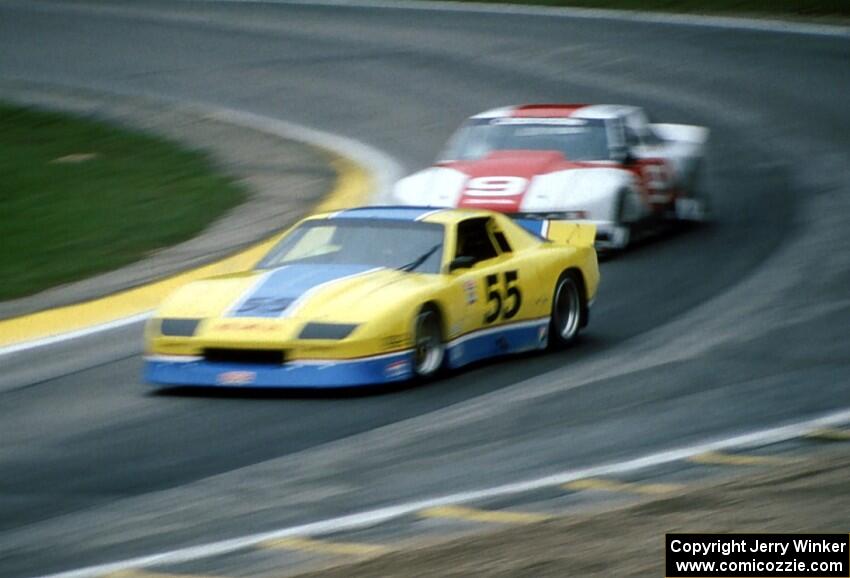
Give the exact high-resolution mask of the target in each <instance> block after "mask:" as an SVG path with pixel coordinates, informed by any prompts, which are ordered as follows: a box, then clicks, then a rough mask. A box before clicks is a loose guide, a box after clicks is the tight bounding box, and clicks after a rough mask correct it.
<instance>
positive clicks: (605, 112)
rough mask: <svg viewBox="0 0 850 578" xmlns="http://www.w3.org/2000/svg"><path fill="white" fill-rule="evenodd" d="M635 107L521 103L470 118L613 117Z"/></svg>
mask: <svg viewBox="0 0 850 578" xmlns="http://www.w3.org/2000/svg"><path fill="white" fill-rule="evenodd" d="M635 108H636V107H634V106H627V105H622V104H523V105H516V106H505V107H501V108H494V109H491V110H488V111H485V112H482V113H480V114H476V115H475V116H473V117H472V118H587V119H591V118H602V119H605V118H615V117H618V116H622V115H624V114H628V113H629V112H631V111H633V110H634V109H635Z"/></svg>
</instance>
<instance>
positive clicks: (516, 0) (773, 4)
mask: <svg viewBox="0 0 850 578" xmlns="http://www.w3.org/2000/svg"><path fill="white" fill-rule="evenodd" d="M471 1H475V2H488V1H491V0H471ZM492 1H493V2H508V3H511V4H540V5H546V6H576V7H581V8H615V9H621V10H658V11H666V12H685V13H700V14H743V15H746V14H757V15H775V16H787V17H823V16H837V17H842V18H847V17H850V0H492Z"/></svg>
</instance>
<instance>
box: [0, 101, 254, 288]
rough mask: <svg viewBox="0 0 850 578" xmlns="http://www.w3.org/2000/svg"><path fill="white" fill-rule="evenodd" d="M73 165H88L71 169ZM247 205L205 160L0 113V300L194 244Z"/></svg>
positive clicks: (12, 110) (79, 126)
mask: <svg viewBox="0 0 850 578" xmlns="http://www.w3.org/2000/svg"><path fill="white" fill-rule="evenodd" d="M68 155H89V156H84V157H83V158H82V160H81V159H80V158H77V159H76V162H68V160H67V159H66V160H65V161H64V162H63V161H62V159H63V157H68ZM71 160H72V161H73V160H74V157H72V158H71ZM245 196H246V193H245V191H244V190H243V189H242V188H241V187H240V186H237V185H236V184H235V183H234V182H233V181H232V180H230V179H228V178H226V177H224V176H222V175H220V174H217V173H216V171H215V170H214V169H213V167H212V165H211V163H210V161H209V160H208V159H207V158H206V157H205V156H204V155H203V154H200V153H197V152H192V151H187V150H185V149H182V148H180V147H179V146H177V145H175V144H172V143H170V142H168V141H165V140H162V139H158V138H155V137H151V136H147V135H144V134H138V133H134V132H130V131H127V130H124V129H121V128H117V127H114V126H110V125H107V124H104V123H100V122H95V121H92V120H89V119H85V118H76V117H69V116H64V115H61V114H55V113H49V112H42V111H36V110H32V109H24V108H18V107H14V106H9V105H4V104H0V300H3V299H10V298H14V297H21V296H24V295H28V294H32V293H35V292H37V291H40V290H42V289H47V288H48V287H52V286H55V285H58V284H61V283H66V282H69V281H74V280H78V279H82V278H85V277H88V276H91V275H93V274H95V273H100V272H103V271H108V270H111V269H116V268H118V267H121V266H122V265H126V264H128V263H132V262H133V261H137V260H139V259H141V258H143V257H145V256H146V255H148V254H149V253H151V252H152V251H155V250H157V249H160V248H163V247H167V246H169V245H173V244H175V243H179V242H180V241H183V240H186V239H189V238H190V237H192V236H193V235H196V234H197V233H199V232H200V231H201V230H202V229H203V228H204V227H205V226H206V225H207V224H209V223H210V222H211V221H212V220H213V219H215V218H216V217H218V216H220V215H222V214H223V213H224V212H225V211H227V210H228V209H230V208H231V207H233V206H235V205H237V204H238V203H240V202H241V201H243V200H244V199H245Z"/></svg>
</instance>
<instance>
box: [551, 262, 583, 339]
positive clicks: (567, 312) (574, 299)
mask: <svg viewBox="0 0 850 578" xmlns="http://www.w3.org/2000/svg"><path fill="white" fill-rule="evenodd" d="M587 313H588V311H587V295H586V292H585V287H584V280H583V279H582V277H581V274H580V273H579V272H578V271H576V270H574V269H571V270H569V271H565V272H564V273H563V274H562V275H561V276H560V277H559V278H558V282H557V283H555V289H554V290H553V291H552V317H551V320H550V321H549V347H550V348H551V349H563V348H565V347H569V346H570V345H572V344H573V343H575V342H576V341H577V340H578V337H579V333H580V332H581V330H582V328H583V327H584V326H585V325H587Z"/></svg>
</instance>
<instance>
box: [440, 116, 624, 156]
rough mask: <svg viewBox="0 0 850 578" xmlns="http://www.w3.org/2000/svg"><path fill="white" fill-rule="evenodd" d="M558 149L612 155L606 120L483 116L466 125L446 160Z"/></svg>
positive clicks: (576, 153)
mask: <svg viewBox="0 0 850 578" xmlns="http://www.w3.org/2000/svg"><path fill="white" fill-rule="evenodd" d="M506 150H535V151H543V150H545V151H558V152H560V153H562V154H563V155H564V156H565V157H566V158H567V159H568V160H573V161H601V160H608V159H609V158H610V152H609V148H608V133H607V128H606V125H605V121H604V120H601V119H582V118H482V119H473V120H471V121H470V122H468V123H467V124H466V125H464V126H463V127H462V128H461V129H460V131H458V133H457V134H456V135H455V136H454V138H453V139H452V140H451V142H450V143H449V147H448V149H447V150H446V151H445V152H444V154H443V155H442V157H441V159H442V160H455V161H460V160H478V159H481V158H484V157H486V156H487V155H488V154H490V153H492V152H495V151H506Z"/></svg>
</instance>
